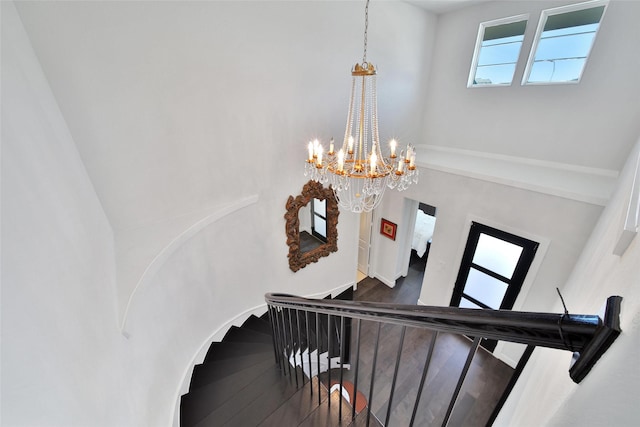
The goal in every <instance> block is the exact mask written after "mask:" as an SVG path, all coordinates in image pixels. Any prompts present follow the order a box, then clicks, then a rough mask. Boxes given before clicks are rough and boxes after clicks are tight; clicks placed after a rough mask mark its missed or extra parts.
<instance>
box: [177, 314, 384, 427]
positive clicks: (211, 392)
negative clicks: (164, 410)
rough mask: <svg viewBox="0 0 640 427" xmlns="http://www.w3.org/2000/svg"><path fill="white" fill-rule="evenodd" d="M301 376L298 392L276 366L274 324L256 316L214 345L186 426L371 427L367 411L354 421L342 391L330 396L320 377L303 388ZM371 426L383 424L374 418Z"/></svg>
mask: <svg viewBox="0 0 640 427" xmlns="http://www.w3.org/2000/svg"><path fill="white" fill-rule="evenodd" d="M291 373H292V374H293V373H294V368H293V367H292V368H291ZM297 374H298V381H300V383H299V385H298V386H297V385H296V381H295V380H294V377H293V376H289V375H287V376H285V375H283V374H282V372H281V371H280V368H279V366H278V364H277V363H276V362H275V357H274V354H273V344H272V339H271V325H270V324H269V321H268V320H267V319H266V318H259V317H256V316H251V317H249V318H248V319H247V320H246V321H245V322H244V323H243V325H242V326H241V327H235V326H233V327H231V328H230V329H229V331H228V332H227V334H226V335H225V337H224V338H223V340H222V341H221V342H215V343H213V344H211V346H210V348H209V350H208V352H207V355H206V357H205V359H204V361H203V363H202V364H200V365H197V366H196V367H195V368H194V371H193V376H192V377H191V384H190V387H189V392H188V393H187V394H185V395H184V396H182V399H181V403H180V425H181V426H183V427H191V426H198V427H205V426H238V427H250V426H273V427H276V426H277V427H282V426H287V427H288V426H338V425H340V426H364V425H366V416H367V411H366V410H363V411H362V412H361V413H360V414H358V415H357V416H356V418H355V420H352V419H351V406H350V405H349V404H348V403H347V402H346V401H345V400H343V399H342V398H341V397H340V396H339V393H338V392H337V391H335V392H334V393H332V394H331V396H329V394H328V391H327V388H326V386H325V385H324V384H322V382H320V383H319V380H318V378H317V377H314V378H312V379H311V381H309V380H307V379H306V378H305V384H304V385H303V384H302V382H301V378H302V375H303V374H302V373H301V371H300V370H299V369H297ZM318 393H320V398H319V399H318ZM341 401H342V402H341ZM340 403H342V417H340V418H339V410H338V408H339V405H340ZM370 425H372V426H380V425H381V424H380V423H379V422H378V420H376V419H375V418H374V417H373V415H372V416H371V419H370Z"/></svg>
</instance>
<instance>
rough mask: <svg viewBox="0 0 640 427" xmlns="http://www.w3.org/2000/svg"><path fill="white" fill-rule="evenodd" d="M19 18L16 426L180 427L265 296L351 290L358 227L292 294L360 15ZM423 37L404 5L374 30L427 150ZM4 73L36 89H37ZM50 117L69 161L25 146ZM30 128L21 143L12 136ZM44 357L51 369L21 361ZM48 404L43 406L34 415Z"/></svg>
mask: <svg viewBox="0 0 640 427" xmlns="http://www.w3.org/2000/svg"><path fill="white" fill-rule="evenodd" d="M2 7H3V12H5V10H8V11H9V12H7V13H3V30H2V31H3V34H2V36H3V37H2V39H3V50H2V55H3V57H2V60H3V75H2V79H3V81H2V84H3V89H4V88H6V87H14V86H16V89H15V90H16V91H18V90H19V92H16V94H15V95H14V96H12V97H10V98H7V100H6V101H5V96H4V93H3V118H2V119H3V132H4V133H6V132H9V130H10V131H11V132H12V133H10V134H9V135H10V136H11V138H12V139H11V138H9V137H7V138H5V135H4V134H3V172H2V173H3V181H2V182H3V236H2V243H3V249H4V250H3V259H2V263H3V273H2V274H3V284H2V286H3V301H2V304H3V306H2V316H3V350H2V351H3V360H2V364H3V366H2V370H3V379H2V381H3V384H2V385H3V396H2V409H3V416H4V418H3V421H5V420H6V421H7V422H8V421H11V423H9V424H16V425H20V424H24V425H33V424H36V425H37V424H51V425H74V424H75V425H96V424H102V425H118V426H120V425H167V424H169V423H170V422H172V418H171V417H172V413H173V411H174V409H175V403H176V401H177V399H178V397H179V393H180V392H181V391H183V389H182V386H183V382H184V378H185V376H188V375H189V368H190V366H191V364H192V363H193V362H197V357H198V355H200V354H201V350H202V349H203V348H204V347H206V346H207V345H208V341H209V340H210V339H211V338H212V337H215V336H217V333H218V332H219V328H221V327H222V326H224V325H227V324H228V322H230V321H233V320H234V319H235V320H237V319H236V316H238V315H239V314H241V313H248V312H250V311H252V310H253V309H255V308H256V307H258V306H260V305H261V304H263V301H264V299H263V295H264V293H265V292H268V291H279V292H287V293H294V294H302V295H312V294H320V293H322V292H326V291H328V290H331V289H334V288H337V287H344V286H347V285H350V284H351V283H353V281H354V280H355V275H356V271H355V270H356V258H357V224H358V223H357V221H358V216H357V215H351V214H348V213H342V214H341V216H340V218H339V224H338V234H339V237H338V247H339V251H338V252H337V253H334V254H331V255H330V256H329V257H327V258H323V259H322V260H320V261H319V262H318V263H315V264H311V265H309V266H308V267H306V268H304V269H303V270H301V271H299V272H297V273H295V274H294V273H293V272H291V271H290V270H289V268H288V262H287V253H288V248H287V246H286V244H285V243H286V236H285V233H284V223H285V221H284V217H283V216H284V207H285V202H286V199H287V197H288V196H289V195H295V194H297V193H298V192H299V191H300V190H301V189H302V185H303V184H304V182H305V178H304V177H303V175H302V172H303V166H304V158H305V145H306V141H308V139H310V138H312V137H316V136H320V137H322V138H324V139H328V138H329V137H331V136H335V137H339V136H340V135H341V134H342V132H343V126H344V118H345V117H344V116H345V115H346V106H347V98H348V88H349V84H350V76H349V71H350V68H351V66H352V65H353V64H354V63H355V62H356V61H358V60H360V56H361V43H362V28H361V27H362V20H363V5H362V4H361V3H360V2H355V3H351V2H339V3H334V2H295V3H292V2H234V3H232V2H36V3H23V2H21V3H19V4H18V5H17V7H16V8H17V12H18V14H16V13H14V9H13V6H12V4H11V3H6V2H3V3H2ZM5 15H6V16H5ZM427 18H428V16H427V15H426V14H424V13H423V12H422V11H420V10H418V9H416V8H414V7H413V6H410V5H407V4H404V3H396V4H394V5H391V4H387V3H380V5H377V4H376V5H375V7H374V5H372V6H371V9H370V30H369V31H370V32H369V59H370V60H371V61H372V62H374V63H375V64H376V65H377V66H378V68H379V70H380V77H379V94H380V98H383V99H387V102H386V103H385V104H384V105H385V106H384V107H383V108H384V109H386V111H385V110H383V109H382V108H381V112H380V114H381V115H382V114H383V112H384V114H385V123H386V125H387V126H389V129H391V130H394V129H405V130H407V132H408V133H407V135H410V136H415V135H418V133H419V125H418V123H419V120H418V119H419V117H420V111H421V110H422V109H421V108H420V107H419V105H420V103H421V102H422V99H421V95H422V94H423V93H424V86H423V81H422V79H421V74H420V73H421V70H422V68H421V67H422V65H423V63H424V62H425V61H426V58H425V56H424V55H425V54H424V52H423V51H422V49H421V45H420V44H416V43H415V40H418V39H421V38H423V36H425V35H428V34H429V30H428V28H427V24H428V22H429V20H428V19H427ZM5 21H7V22H8V23H9V24H10V26H9V25H4V22H5ZM20 21H22V22H20ZM22 25H24V29H26V33H27V34H28V37H29V40H27V37H26V35H25V34H24V32H23V31H24V30H23V29H22ZM5 27H6V28H7V30H5ZM10 27H11V28H15V29H16V30H15V32H8V28H10ZM14 39H16V40H20V42H19V43H17V42H16V43H14ZM5 40H6V41H5ZM29 41H30V42H31V45H30V44H29ZM5 44H6V45H9V44H11V45H15V46H16V47H15V52H16V53H15V55H17V56H20V55H22V56H27V57H29V58H30V61H29V62H28V63H26V64H23V63H21V62H19V61H17V59H14V57H12V56H10V55H9V52H10V51H9V50H7V49H5ZM32 46H33V47H32ZM5 52H7V53H5ZM34 53H35V55H34ZM5 64H8V66H12V64H16V65H15V67H17V68H18V69H19V70H20V72H22V73H28V74H35V75H37V76H38V79H39V80H40V82H41V84H40V87H39V89H38V90H37V91H35V92H34V91H33V90H32V89H31V87H30V84H31V83H30V82H29V83H24V82H20V77H19V75H18V77H16V76H14V75H13V74H9V72H8V71H7V72H5ZM398 64H401V65H403V67H402V68H399V67H397V65H398ZM8 69H10V68H8ZM385 80H386V81H388V82H389V84H388V85H385V83H384V82H385ZM14 81H15V83H14ZM47 83H48V85H47ZM52 93H53V94H52ZM392 95H393V96H392ZM43 97H46V98H47V99H48V101H47V106H48V108H50V109H52V110H55V111H56V114H57V118H56V120H57V121H56V122H55V126H57V127H60V128H62V129H63V131H61V132H63V133H64V138H63V143H64V144H65V147H66V148H65V150H64V151H62V150H60V149H58V150H50V149H51V145H52V141H51V138H53V137H52V136H51V135H50V133H48V132H45V131H43V132H42V135H41V137H40V138H41V139H38V140H37V142H38V145H37V147H35V148H33V147H31V146H30V145H27V144H26V143H25V142H24V140H25V139H26V138H27V137H28V135H29V134H30V132H33V129H37V128H38V126H40V127H44V126H45V125H47V124H48V121H49V119H48V117H42V115H43V114H44V113H43V112H42V111H41V106H40V104H41V102H42V101H41V100H40V99H41V98H43ZM23 104H24V105H26V107H25V108H24V109H23V108H22V107H23ZM381 104H382V102H381ZM58 108H59V110H58ZM13 110H15V111H19V113H15V114H20V116H19V119H20V122H19V123H20V124H21V126H20V127H16V128H15V129H14V128H8V129H9V130H5V127H6V126H7V125H6V123H8V121H9V118H13V117H12V116H7V115H6V114H8V113H6V112H7V111H13ZM67 126H68V128H67ZM5 139H6V141H7V143H5ZM61 144H62V143H61ZM5 146H7V148H5ZM76 150H77V151H76ZM13 151H15V153H14V152H13ZM48 151H53V154H51V155H50V156H44V155H43V153H48ZM78 153H79V155H78ZM54 155H55V156H54ZM39 162H45V163H46V162H56V163H55V165H52V166H51V169H43V168H42V167H41V165H40V163H39ZM5 164H7V165H12V166H11V167H7V168H6V170H5V168H4V166H5ZM230 164H239V165H242V167H241V169H240V173H239V174H236V175H234V174H232V173H231V172H232V170H231V168H230ZM13 165H15V166H13ZM54 166H55V167H54ZM85 169H86V172H85ZM79 171H82V173H83V174H84V175H83V176H81V177H79V178H78V177H76V175H79V174H80V172H79ZM69 175H72V176H71V177H70V176H69ZM48 186H53V188H49V187H48ZM5 187H6V189H5ZM76 187H79V188H76ZM94 188H95V190H94ZM78 193H79V194H78ZM67 194H69V196H68V197H67ZM96 195H97V197H96ZM36 196H38V197H40V198H43V197H44V200H45V201H47V203H48V204H46V203H44V202H43V201H42V200H39V199H38V198H37V197H36ZM71 196H73V197H75V199H79V200H78V201H76V200H75V199H73V198H72V197H71ZM69 198H72V200H67V199H69ZM49 204H50V205H51V206H50V207H49ZM48 211H52V212H51V215H49V216H51V219H50V218H49V216H46V217H45V218H44V219H41V218H40V217H36V216H35V215H41V214H45V213H47V212H48ZM32 215H33V216H32ZM75 217H80V218H81V219H82V221H84V222H88V223H89V224H86V225H85V224H84V222H82V221H80V220H75V219H74V218H75ZM85 217H86V219H85ZM6 230H13V231H11V232H9V231H6ZM42 234H45V235H51V238H50V239H48V240H47V241H46V243H44V244H43V243H42V242H41V241H40V237H39V236H40V235H42ZM69 236H72V238H71V237H69ZM67 239H70V241H69V242H68V243H67ZM14 247H17V248H20V250H19V251H18V250H15V251H14V250H13V248H14ZM9 248H11V249H9ZM54 254H55V256H54ZM18 256H20V257H22V258H21V259H23V261H22V262H23V264H24V265H26V266H24V267H23V266H22V265H21V264H19V263H14V258H17V257H18ZM48 256H49V257H51V258H48ZM58 257H59V258H58ZM54 261H55V265H54ZM72 261H73V262H72ZM69 263H70V265H68V264H69ZM13 264H15V266H13ZM6 266H9V267H6ZM18 266H20V270H19V271H15V270H18ZM32 278H33V279H32ZM51 281H55V282H56V283H58V282H59V283H60V286H59V287H51V286H50V282H51ZM6 307H10V308H6ZM123 321H124V322H125V323H124V326H125V329H124V330H125V332H126V333H127V335H128V336H129V338H128V339H126V338H124V336H123V335H122V334H121V333H120V332H121V329H120V327H121V325H122V322H123ZM51 325H59V326H56V328H52V327H51ZM5 336H7V337H8V338H7V340H6V343H5ZM27 342H28V343H29V344H30V345H31V346H34V348H35V349H36V350H38V351H33V352H29V353H28V356H26V357H24V356H21V355H23V352H24V345H25V343H27ZM27 349H28V347H27ZM96 367H97V368H99V370H98V371H97V372H96V371H94V368H96ZM76 369H77V371H75V370H76ZM8 371H11V372H15V374H14V375H8V376H7V375H5V373H6V372H8ZM41 372H44V373H45V376H46V378H45V379H42V378H40V377H38V376H37V374H39V373H41ZM25 378H28V380H25ZM84 378H86V381H85V380H84ZM32 394H34V395H35V396H36V397H37V400H38V401H39V402H41V404H40V406H38V407H35V408H31V407H29V410H26V409H25V408H26V407H27V405H30V404H31V403H32V401H33V399H32ZM106 402H116V403H114V404H113V405H109V404H107V403H106ZM105 412H108V414H105ZM14 421H15V422H14Z"/></svg>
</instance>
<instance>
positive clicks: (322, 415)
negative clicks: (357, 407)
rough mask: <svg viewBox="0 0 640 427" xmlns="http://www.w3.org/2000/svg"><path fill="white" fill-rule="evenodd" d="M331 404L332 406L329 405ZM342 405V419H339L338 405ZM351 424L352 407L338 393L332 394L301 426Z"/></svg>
mask: <svg viewBox="0 0 640 427" xmlns="http://www.w3.org/2000/svg"><path fill="white" fill-rule="evenodd" d="M329 402H331V404H329ZM341 403H342V417H339V415H340V413H339V409H338V405H340V404H341ZM350 423H351V406H349V404H348V403H346V402H345V401H344V400H343V399H342V398H341V396H340V393H339V392H338V391H335V392H333V393H331V395H330V396H329V398H327V399H325V400H324V402H322V404H321V405H320V406H318V407H317V408H316V409H315V410H314V411H313V412H311V414H309V416H308V417H307V418H305V419H304V420H303V421H302V422H301V423H300V424H298V425H299V426H309V427H315V426H338V425H349V424H350Z"/></svg>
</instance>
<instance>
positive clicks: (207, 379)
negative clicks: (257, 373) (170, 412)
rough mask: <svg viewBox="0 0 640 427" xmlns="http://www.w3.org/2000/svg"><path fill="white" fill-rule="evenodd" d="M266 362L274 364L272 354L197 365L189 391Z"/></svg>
mask: <svg viewBox="0 0 640 427" xmlns="http://www.w3.org/2000/svg"><path fill="white" fill-rule="evenodd" d="M267 360H272V361H273V362H274V363H275V360H274V358H273V352H267V353H255V354H247V355H244V356H240V357H235V358H233V359H223V360H213V361H209V362H206V363H204V364H202V365H197V366H196V367H195V368H194V369H193V375H192V377H191V385H190V387H189V391H193V390H195V389H197V388H199V387H202V386H204V385H206V384H209V383H212V382H214V381H218V380H221V379H222V378H225V377H228V376H229V375H232V374H235V373H237V372H240V371H243V370H245V369H247V368H249V367H251V366H254V365H258V364H260V363H262V362H264V361H267Z"/></svg>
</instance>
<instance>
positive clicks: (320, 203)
mask: <svg viewBox="0 0 640 427" xmlns="http://www.w3.org/2000/svg"><path fill="white" fill-rule="evenodd" d="M313 211H314V213H316V214H318V215H320V216H322V217H325V218H326V217H327V201H326V200H318V199H313Z"/></svg>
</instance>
